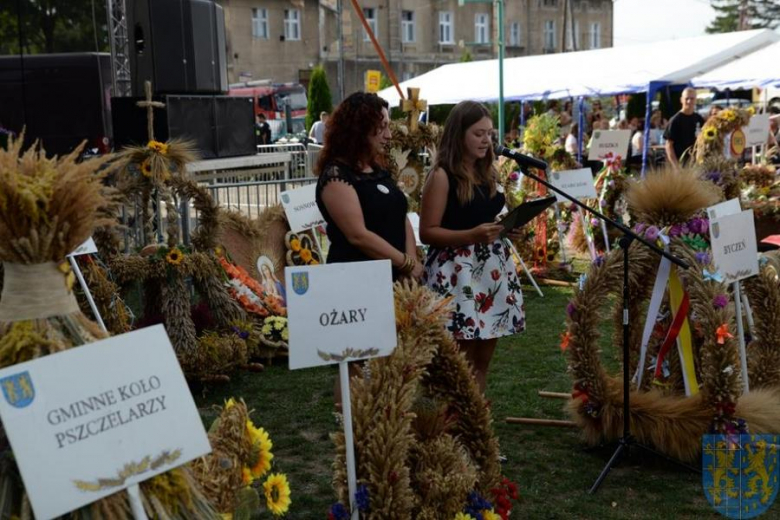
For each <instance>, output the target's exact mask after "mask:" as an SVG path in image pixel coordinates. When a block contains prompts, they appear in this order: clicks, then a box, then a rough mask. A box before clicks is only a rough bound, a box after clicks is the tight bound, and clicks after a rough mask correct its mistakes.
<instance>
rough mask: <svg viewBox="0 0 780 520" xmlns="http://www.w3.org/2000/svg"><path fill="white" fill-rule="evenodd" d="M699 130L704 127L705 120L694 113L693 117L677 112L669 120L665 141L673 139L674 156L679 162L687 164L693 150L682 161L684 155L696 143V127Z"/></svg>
mask: <svg viewBox="0 0 780 520" xmlns="http://www.w3.org/2000/svg"><path fill="white" fill-rule="evenodd" d="M697 124H698V126H699V130H701V127H702V126H704V118H703V117H701V116H700V115H699V114H697V113H696V112H694V113H693V114H691V115H687V114H684V113H682V112H677V113H676V114H675V115H674V116H672V118H671V119H670V120H669V124H668V125H667V127H666V131H665V132H664V139H671V140H672V145H673V147H674V154H675V155H676V156H677V160H678V161H683V162H687V161H688V159H689V158H690V157H691V154H692V153H693V150H691V151H689V152H688V154H687V155H686V156H685V159H682V157H683V153H685V151H686V150H688V148H690V147H691V146H693V145H694V143H696V125H697Z"/></svg>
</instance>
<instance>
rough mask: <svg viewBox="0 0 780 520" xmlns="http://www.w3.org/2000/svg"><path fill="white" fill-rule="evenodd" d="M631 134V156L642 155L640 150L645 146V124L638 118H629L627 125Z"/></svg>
mask: <svg viewBox="0 0 780 520" xmlns="http://www.w3.org/2000/svg"><path fill="white" fill-rule="evenodd" d="M628 126H629V128H630V129H631V131H632V132H633V134H631V155H640V156H641V155H642V149H643V147H644V144H645V124H644V121H642V120H640V119H639V118H636V117H634V118H631V121H630V122H629V124H628Z"/></svg>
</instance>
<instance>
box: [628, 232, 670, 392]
mask: <svg viewBox="0 0 780 520" xmlns="http://www.w3.org/2000/svg"><path fill="white" fill-rule="evenodd" d="M658 238H660V239H661V241H662V242H663V243H664V251H669V237H667V236H666V235H664V234H659V235H658ZM671 270H672V262H671V261H670V260H669V259H668V258H666V257H665V256H662V257H661V263H660V265H659V266H658V274H657V275H656V277H655V285H653V296H652V297H651V298H650V306H649V307H648V308H647V319H646V320H645V329H644V331H643V332H642V348H641V349H640V351H639V364H638V365H637V368H636V373H635V374H634V382H635V383H636V386H637V388H639V387H641V386H642V376H643V375H644V372H645V358H646V357H647V345H648V344H649V343H650V336H652V334H653V329H654V328H655V323H656V320H657V319H658V313H659V312H660V310H661V303H662V302H663V299H664V293H665V292H666V284H667V283H668V282H669V274H670V273H671Z"/></svg>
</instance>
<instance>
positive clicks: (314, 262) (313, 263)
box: [309, 259, 320, 265]
mask: <svg viewBox="0 0 780 520" xmlns="http://www.w3.org/2000/svg"><path fill="white" fill-rule="evenodd" d="M309 265H320V263H319V262H318V261H316V260H314V259H312V261H311V262H309Z"/></svg>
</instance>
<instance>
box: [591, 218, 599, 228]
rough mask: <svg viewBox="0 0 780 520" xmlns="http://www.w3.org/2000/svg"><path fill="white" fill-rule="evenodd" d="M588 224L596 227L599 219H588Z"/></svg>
mask: <svg viewBox="0 0 780 520" xmlns="http://www.w3.org/2000/svg"><path fill="white" fill-rule="evenodd" d="M590 225H591V226H593V227H598V225H599V219H597V218H592V219H590Z"/></svg>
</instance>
